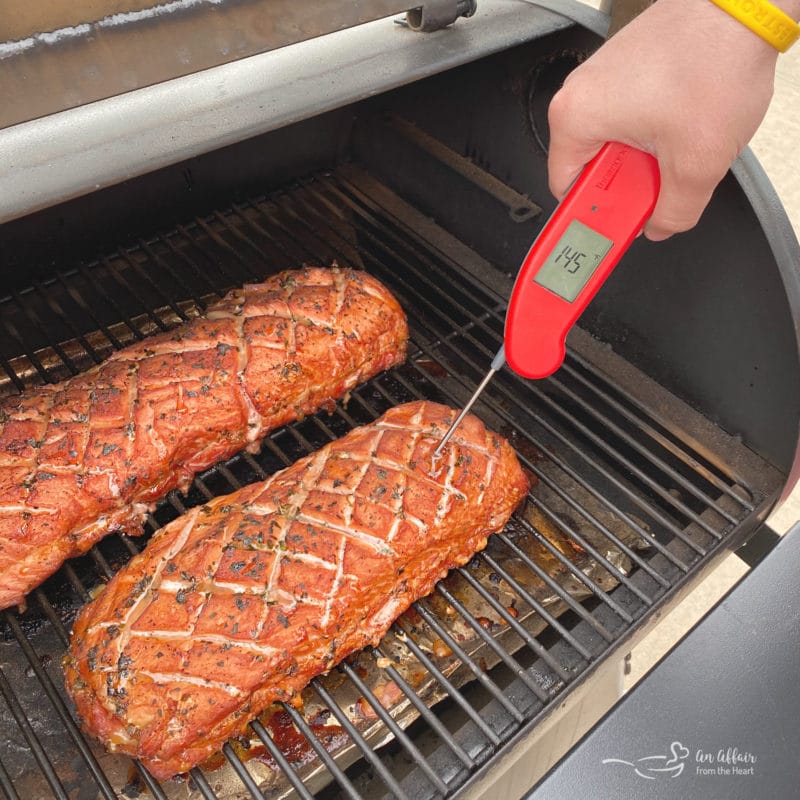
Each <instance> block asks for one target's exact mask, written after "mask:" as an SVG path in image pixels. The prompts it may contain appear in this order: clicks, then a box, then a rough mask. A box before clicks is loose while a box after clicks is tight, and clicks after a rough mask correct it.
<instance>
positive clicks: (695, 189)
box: [644, 164, 722, 242]
mask: <svg viewBox="0 0 800 800" xmlns="http://www.w3.org/2000/svg"><path fill="white" fill-rule="evenodd" d="M660 167H661V191H660V192H659V195H658V201H657V202H656V207H655V209H654V210H653V215H652V216H651V217H650V219H649V220H648V221H647V224H646V225H645V226H644V235H645V236H646V237H647V238H648V239H650V240H652V241H654V242H660V241H663V240H664V239H668V238H669V237H670V236H672V234H674V233H681V232H682V231H688V230H690V229H691V228H693V227H694V226H695V225H696V224H697V221H698V220H699V219H700V216H701V214H702V213H703V210H704V209H705V207H706V206H707V205H708V201H709V200H710V199H711V194H712V192H713V191H714V188H715V187H716V185H717V183H719V181H720V180H721V179H722V176H720V177H719V178H716V177H709V176H708V175H706V176H693V175H692V174H691V173H689V174H687V172H686V171H684V170H680V171H679V170H676V169H674V168H672V167H670V165H669V164H660Z"/></svg>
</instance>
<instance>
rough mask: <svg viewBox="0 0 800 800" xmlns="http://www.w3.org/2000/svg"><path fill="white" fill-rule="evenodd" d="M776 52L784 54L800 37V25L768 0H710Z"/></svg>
mask: <svg viewBox="0 0 800 800" xmlns="http://www.w3.org/2000/svg"><path fill="white" fill-rule="evenodd" d="M711 2H712V3H714V4H715V5H718V6H719V7H720V8H721V9H722V10H723V11H727V12H728V13H729V14H730V15H731V16H732V17H733V18H734V19H737V20H739V22H741V23H742V25H744V26H745V27H747V28H750V30H751V31H753V33H757V34H758V35H759V36H760V37H761V38H762V39H763V40H764V41H765V42H767V43H768V44H771V45H772V46H773V47H774V48H775V49H776V50H778V51H779V52H781V53H785V52H786V51H787V50H788V49H789V48H790V47H791V46H792V45H793V44H794V43H795V42H796V41H797V39H798V37H800V25H798V24H797V23H796V22H795V21H794V20H793V19H792V18H791V17H790V16H789V15H788V14H785V13H784V12H783V11H781V10H780V9H779V8H777V7H776V6H774V5H772V3H770V2H769V0H711Z"/></svg>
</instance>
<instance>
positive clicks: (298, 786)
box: [250, 720, 314, 800]
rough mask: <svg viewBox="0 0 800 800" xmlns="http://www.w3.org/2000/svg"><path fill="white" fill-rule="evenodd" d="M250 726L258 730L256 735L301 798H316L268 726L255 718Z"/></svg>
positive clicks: (302, 799) (309, 799)
mask: <svg viewBox="0 0 800 800" xmlns="http://www.w3.org/2000/svg"><path fill="white" fill-rule="evenodd" d="M250 727H251V728H252V729H253V730H254V731H255V732H256V735H257V736H258V738H259V739H260V740H261V742H262V743H263V744H264V746H265V747H266V748H267V750H269V753H270V755H271V756H272V758H274V759H275V763H276V764H277V765H278V766H279V767H280V769H281V770H282V771H283V774H284V775H286V778H287V779H288V781H289V783H290V784H291V785H292V788H293V789H294V790H295V791H296V792H297V794H298V795H299V797H300V798H301V800H314V795H312V794H311V792H309V791H308V789H306V787H305V785H304V784H303V782H302V781H301V780H300V778H298V777H297V775H296V773H295V771H294V770H293V769H292V768H291V766H289V762H288V761H287V760H286V757H285V756H284V755H283V753H282V752H281V751H280V748H278V746H277V745H276V744H275V742H273V741H272V738H271V737H270V735H269V734H268V733H267V731H266V728H264V726H263V725H262V724H261V723H260V722H259V721H258V720H254V721H253V722H252V723H251V724H250Z"/></svg>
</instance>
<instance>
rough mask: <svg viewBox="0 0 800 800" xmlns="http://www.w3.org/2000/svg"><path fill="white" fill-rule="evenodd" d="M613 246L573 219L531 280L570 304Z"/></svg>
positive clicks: (608, 240) (609, 240) (610, 242)
mask: <svg viewBox="0 0 800 800" xmlns="http://www.w3.org/2000/svg"><path fill="white" fill-rule="evenodd" d="M613 244H614V242H612V241H611V239H606V237H605V236H601V235H600V234H599V233H597V231H593V230H592V229H591V228H590V227H588V225H584V224H583V223H582V222H579V221H578V220H577V219H574V220H572V222H570V224H569V225H568V226H567V229H566V230H565V231H564V234H563V235H562V236H561V238H560V239H559V240H558V244H557V245H556V246H555V247H554V248H553V250H552V252H551V253H550V255H549V256H548V257H547V260H546V261H545V262H544V264H542V266H541V267H540V268H539V271H538V272H537V273H536V275H535V276H534V278H533V280H534V281H535V282H536V283H538V284H539V285H540V286H544V288H545V289H549V290H550V291H551V292H553V293H554V294H557V295H558V296H559V297H561V298H563V299H564V300H566V301H567V302H568V303H572V302H573V301H574V300H575V298H576V297H577V296H578V295H579V294H580V292H581V289H583V287H584V286H586V284H587V282H588V281H589V278H591V277H592V275H593V274H594V271H595V270H596V269H597V268H598V267H599V266H600V262H601V261H602V260H603V259H604V258H605V257H606V254H607V253H608V251H609V250H610V249H611V247H612V246H613Z"/></svg>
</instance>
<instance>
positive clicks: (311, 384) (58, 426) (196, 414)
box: [0, 268, 408, 608]
mask: <svg viewBox="0 0 800 800" xmlns="http://www.w3.org/2000/svg"><path fill="white" fill-rule="evenodd" d="M407 336H408V330H407V326H406V320H405V316H404V314H403V312H402V310H401V308H400V306H399V305H398V303H397V301H396V300H395V299H394V298H393V297H392V296H391V295H390V294H389V292H388V291H387V290H386V289H385V288H384V287H383V286H382V285H381V284H380V283H378V281H376V280H375V279H374V278H371V277H370V276H368V275H366V274H365V273H363V272H358V271H355V270H344V269H342V270H340V269H337V268H333V269H322V268H308V269H304V270H300V271H297V270H295V271H291V272H283V273H281V274H279V275H276V276H274V277H271V278H269V279H267V280H266V281H264V282H263V283H260V284H254V285H248V286H245V287H243V288H241V289H237V290H234V291H232V292H230V293H229V294H227V295H226V296H225V297H224V298H223V299H222V300H220V301H219V302H217V303H214V304H213V305H211V306H210V307H209V308H208V309H207V311H206V313H205V315H204V316H203V317H200V318H197V319H194V320H192V321H190V322H188V323H186V324H185V325H182V326H180V327H179V328H176V329H175V330H174V331H170V332H167V333H162V334H159V335H157V336H152V337H150V338H148V339H145V340H143V341H141V342H138V343H136V344H134V345H131V346H130V347H127V348H125V349H123V350H120V351H119V352H116V353H114V354H113V355H112V356H111V357H110V358H109V359H108V360H107V361H105V362H103V363H102V364H100V365H98V366H96V367H94V368H93V369H91V370H89V371H88V372H86V373H84V374H82V375H78V376H76V377H74V378H70V379H69V380H67V381H64V382H63V383H59V384H53V385H49V386H41V387H38V388H36V389H34V390H31V391H30V392H29V393H27V394H23V395H21V396H19V397H14V398H10V399H8V400H6V401H4V402H3V404H2V405H0V608H6V607H8V606H10V605H13V604H15V603H20V602H22V600H23V598H24V597H25V595H26V594H27V593H28V592H29V591H30V590H31V589H33V588H34V587H35V586H37V585H38V584H40V583H41V582H42V581H43V580H44V579H45V578H47V577H48V576H49V575H51V574H52V573H53V572H55V571H56V570H57V569H58V567H59V566H60V565H61V564H62V563H63V562H64V561H65V560H66V559H67V558H71V557H73V556H76V555H79V554H80V553H83V552H85V551H86V550H88V549H89V547H91V545H93V544H94V543H95V542H96V541H98V540H99V539H101V538H102V537H103V536H105V535H106V534H108V533H110V532H112V531H115V530H120V529H124V530H125V531H126V532H128V533H134V534H135V533H138V532H140V531H141V522H142V520H143V518H144V514H145V513H146V511H147V506H148V504H149V503H152V502H153V501H154V500H156V499H158V498H159V497H162V496H163V495H165V494H166V493H167V492H168V491H170V490H171V489H174V488H176V487H180V488H185V487H186V486H188V484H189V482H190V481H191V479H192V476H193V475H194V474H195V473H196V472H198V471H200V470H203V469H206V468H208V467H209V466H211V465H212V464H214V463H215V462H217V461H219V460H221V459H224V458H227V457H229V456H231V455H233V454H234V453H236V452H237V451H239V450H241V449H242V448H244V447H247V446H253V445H254V443H256V442H258V440H259V439H260V438H261V437H262V436H264V435H265V434H266V433H267V432H269V431H270V430H273V429H274V428H277V427H279V426H280V425H284V424H286V423H288V422H291V421H293V420H295V419H297V418H299V417H302V416H303V415H304V414H309V413H311V412H313V411H316V410H317V409H319V408H321V407H327V406H329V405H330V404H332V402H333V401H334V400H335V399H336V398H338V397H341V396H342V395H343V394H345V393H346V392H347V391H348V390H349V389H351V388H352V387H353V386H355V385H356V384H357V383H358V382H359V381H363V380H366V379H367V378H369V377H371V376H372V375H375V374H376V373H378V372H380V371H382V370H384V369H388V368H389V367H391V366H394V365H395V364H398V363H400V362H401V361H402V360H403V359H404V358H405V349H406V339H407Z"/></svg>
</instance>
